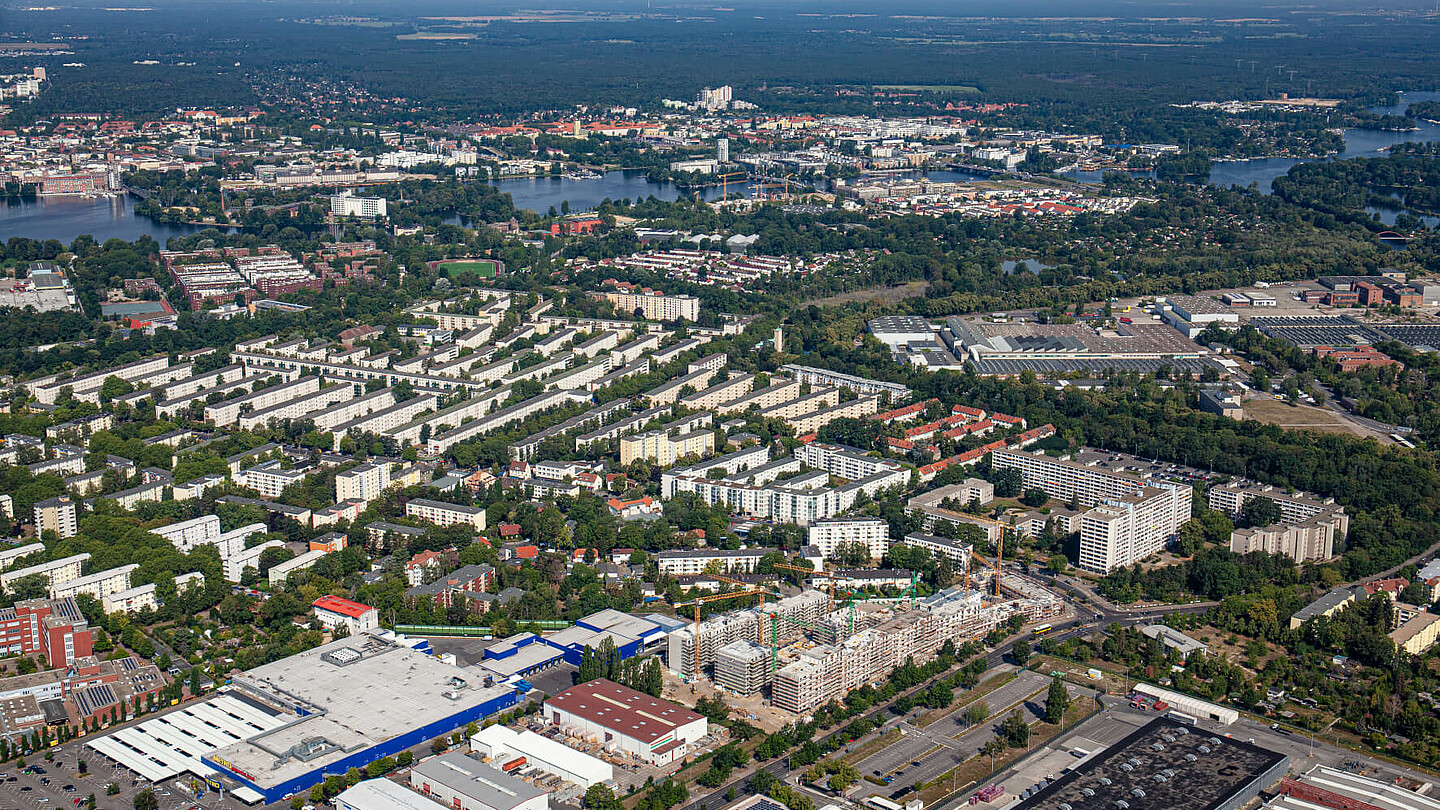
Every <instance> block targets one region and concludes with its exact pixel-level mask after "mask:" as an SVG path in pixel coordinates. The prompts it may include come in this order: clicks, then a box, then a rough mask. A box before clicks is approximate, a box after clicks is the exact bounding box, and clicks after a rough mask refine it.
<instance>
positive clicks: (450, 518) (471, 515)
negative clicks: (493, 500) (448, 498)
mask: <svg viewBox="0 0 1440 810" xmlns="http://www.w3.org/2000/svg"><path fill="white" fill-rule="evenodd" d="M405 516H406V517H413V518H418V519H420V520H423V521H425V522H427V523H433V524H435V525H436V526H453V525H455V524H457V523H466V524H469V525H471V526H473V527H474V528H475V530H476V531H484V530H485V510H484V509H477V508H476V507H473V506H461V505H459V504H454V503H443V502H441V501H431V500H426V499H424V498H414V499H412V500H410V501H407V502H406V504H405Z"/></svg>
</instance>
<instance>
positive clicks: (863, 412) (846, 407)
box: [785, 397, 880, 436]
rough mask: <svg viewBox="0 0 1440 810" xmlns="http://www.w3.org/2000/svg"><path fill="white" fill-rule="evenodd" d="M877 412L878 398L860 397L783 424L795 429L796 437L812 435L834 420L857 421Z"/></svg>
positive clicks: (791, 419)
mask: <svg viewBox="0 0 1440 810" xmlns="http://www.w3.org/2000/svg"><path fill="white" fill-rule="evenodd" d="M879 410H880V398H879V397H860V398H859V399H852V400H850V401H849V402H841V403H840V404H838V405H832V406H830V407H829V408H824V409H822V410H818V411H815V412H814V413H809V414H805V415H804V416H798V417H794V418H790V419H786V420H785V422H786V424H788V425H790V426H791V427H793V428H795V433H796V435H798V436H804V435H805V434H807V433H814V432H815V431H817V430H819V429H820V428H822V427H825V426H826V425H828V424H830V423H831V422H833V421H835V420H836V419H859V418H861V417H864V416H869V415H871V414H873V413H878V412H879Z"/></svg>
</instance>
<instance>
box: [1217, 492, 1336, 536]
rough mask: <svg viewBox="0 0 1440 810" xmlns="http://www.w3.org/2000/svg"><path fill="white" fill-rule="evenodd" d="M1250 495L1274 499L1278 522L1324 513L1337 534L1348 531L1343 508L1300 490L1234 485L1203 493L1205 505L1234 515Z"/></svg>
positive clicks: (1302, 519)
mask: <svg viewBox="0 0 1440 810" xmlns="http://www.w3.org/2000/svg"><path fill="white" fill-rule="evenodd" d="M1252 498H1269V499H1270V500H1272V501H1274V502H1275V505H1276V506H1278V507H1280V522H1281V523H1303V522H1305V521H1307V520H1309V519H1311V518H1313V517H1316V516H1319V515H1325V516H1326V517H1327V518H1329V519H1330V520H1332V521H1334V522H1336V524H1337V526H1336V528H1337V530H1338V531H1339V533H1340V536H1342V537H1343V536H1344V535H1345V534H1346V533H1348V532H1349V531H1350V516H1349V515H1347V514H1345V507H1343V506H1340V505H1339V504H1337V503H1335V501H1334V500H1333V499H1332V500H1321V499H1319V498H1316V497H1313V496H1310V495H1305V494H1303V493H1298V492H1295V493H1290V492H1284V491H1282V490H1277V489H1275V488H1274V487H1268V486H1266V487H1241V486H1235V485H1233V484H1232V485H1230V486H1223V487H1211V488H1210V490H1209V492H1208V493H1207V494H1206V505H1207V506H1209V507H1210V508H1211V509H1214V510H1215V511H1217V512H1224V513H1225V514H1227V515H1230V516H1231V517H1234V516H1236V515H1239V514H1240V510H1241V509H1242V508H1244V506H1245V502H1246V501H1249V500H1251V499H1252Z"/></svg>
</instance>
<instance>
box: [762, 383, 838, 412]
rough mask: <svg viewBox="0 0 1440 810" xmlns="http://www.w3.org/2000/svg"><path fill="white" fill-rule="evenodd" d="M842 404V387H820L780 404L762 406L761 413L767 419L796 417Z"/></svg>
mask: <svg viewBox="0 0 1440 810" xmlns="http://www.w3.org/2000/svg"><path fill="white" fill-rule="evenodd" d="M839 404H840V389H838V388H818V389H815V390H813V391H811V392H810V393H808V394H804V395H801V396H798V397H796V398H795V399H790V400H786V401H784V402H781V403H780V404H778V405H771V406H770V407H768V408H761V409H760V415H761V416H762V417H764V418H766V419H785V420H790V419H795V418H796V417H800V416H808V415H810V414H812V413H815V412H816V411H823V410H825V409H826V408H829V407H832V406H834V405H839Z"/></svg>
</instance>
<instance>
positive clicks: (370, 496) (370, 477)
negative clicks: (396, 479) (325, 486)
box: [335, 462, 390, 503]
mask: <svg viewBox="0 0 1440 810" xmlns="http://www.w3.org/2000/svg"><path fill="white" fill-rule="evenodd" d="M388 486H390V465H389V464H381V463H375V462H370V463H368V464H361V465H360V466H358V467H354V468H352V469H349V470H346V471H344V472H341V473H336V474H335V500H336V501H350V500H355V501H365V502H367V503H368V502H369V501H373V500H375V499H376V498H378V497H380V494H381V493H382V492H384V491H385V488H386V487H388Z"/></svg>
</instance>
